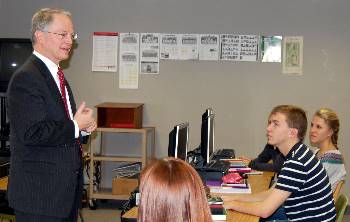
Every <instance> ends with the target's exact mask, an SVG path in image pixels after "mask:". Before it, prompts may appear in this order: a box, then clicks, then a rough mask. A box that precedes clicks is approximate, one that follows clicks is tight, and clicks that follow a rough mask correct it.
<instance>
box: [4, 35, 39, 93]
mask: <svg viewBox="0 0 350 222" xmlns="http://www.w3.org/2000/svg"><path fill="white" fill-rule="evenodd" d="M32 52H33V47H32V43H31V41H30V39H3V38H0V93H5V92H6V90H7V86H8V83H9V81H10V79H11V77H12V75H13V73H14V72H15V71H16V70H17V69H18V68H19V67H20V66H21V65H22V64H23V63H24V62H25V61H26V60H27V58H28V57H29V56H30V55H31V54H32Z"/></svg>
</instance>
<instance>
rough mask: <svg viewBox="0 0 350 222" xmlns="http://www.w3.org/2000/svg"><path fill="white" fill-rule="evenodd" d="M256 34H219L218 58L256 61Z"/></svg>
mask: <svg viewBox="0 0 350 222" xmlns="http://www.w3.org/2000/svg"><path fill="white" fill-rule="evenodd" d="M258 39H259V38H258V36H257V35H236V34H220V52H221V54H220V59H221V60H231V61H257V59H258V42H259V41H258Z"/></svg>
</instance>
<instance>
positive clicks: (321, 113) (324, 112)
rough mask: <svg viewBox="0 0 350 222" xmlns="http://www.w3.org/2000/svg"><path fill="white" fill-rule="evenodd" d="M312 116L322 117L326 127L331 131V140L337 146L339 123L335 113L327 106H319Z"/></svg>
mask: <svg viewBox="0 0 350 222" xmlns="http://www.w3.org/2000/svg"><path fill="white" fill-rule="evenodd" d="M314 116H318V117H320V118H321V119H323V120H324V121H325V122H326V124H327V125H328V127H329V128H330V129H331V130H332V131H333V134H332V136H331V140H332V143H333V144H334V146H335V147H336V148H338V133H339V128H340V123H339V118H338V116H337V114H336V113H335V112H334V111H333V110H331V109H329V108H321V109H319V110H317V111H316V112H315V114H314Z"/></svg>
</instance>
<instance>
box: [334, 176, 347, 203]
mask: <svg viewBox="0 0 350 222" xmlns="http://www.w3.org/2000/svg"><path fill="white" fill-rule="evenodd" d="M344 182H345V181H344V180H341V181H339V182H338V184H337V186H336V188H335V190H334V192H333V199H334V201H335V202H336V201H337V199H338V197H339V194H340V190H341V188H342V187H343V185H344Z"/></svg>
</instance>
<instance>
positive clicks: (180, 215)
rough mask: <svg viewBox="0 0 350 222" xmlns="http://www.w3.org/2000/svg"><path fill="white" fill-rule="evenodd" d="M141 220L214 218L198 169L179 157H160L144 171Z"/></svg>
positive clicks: (197, 221) (192, 221)
mask: <svg viewBox="0 0 350 222" xmlns="http://www.w3.org/2000/svg"><path fill="white" fill-rule="evenodd" d="M140 193H141V199H140V206H139V211H138V222H211V221H212V219H211V215H210V210H209V206H208V201H207V197H206V194H205V191H204V186H203V183H202V180H201V178H200V177H199V175H198V173H197V172H196V171H195V170H194V169H193V167H191V166H190V165H189V164H187V163H186V162H185V161H183V160H181V159H176V158H165V159H163V160H156V161H155V162H153V163H152V164H150V165H149V166H148V167H146V169H144V170H143V172H142V173H141V182H140Z"/></svg>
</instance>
